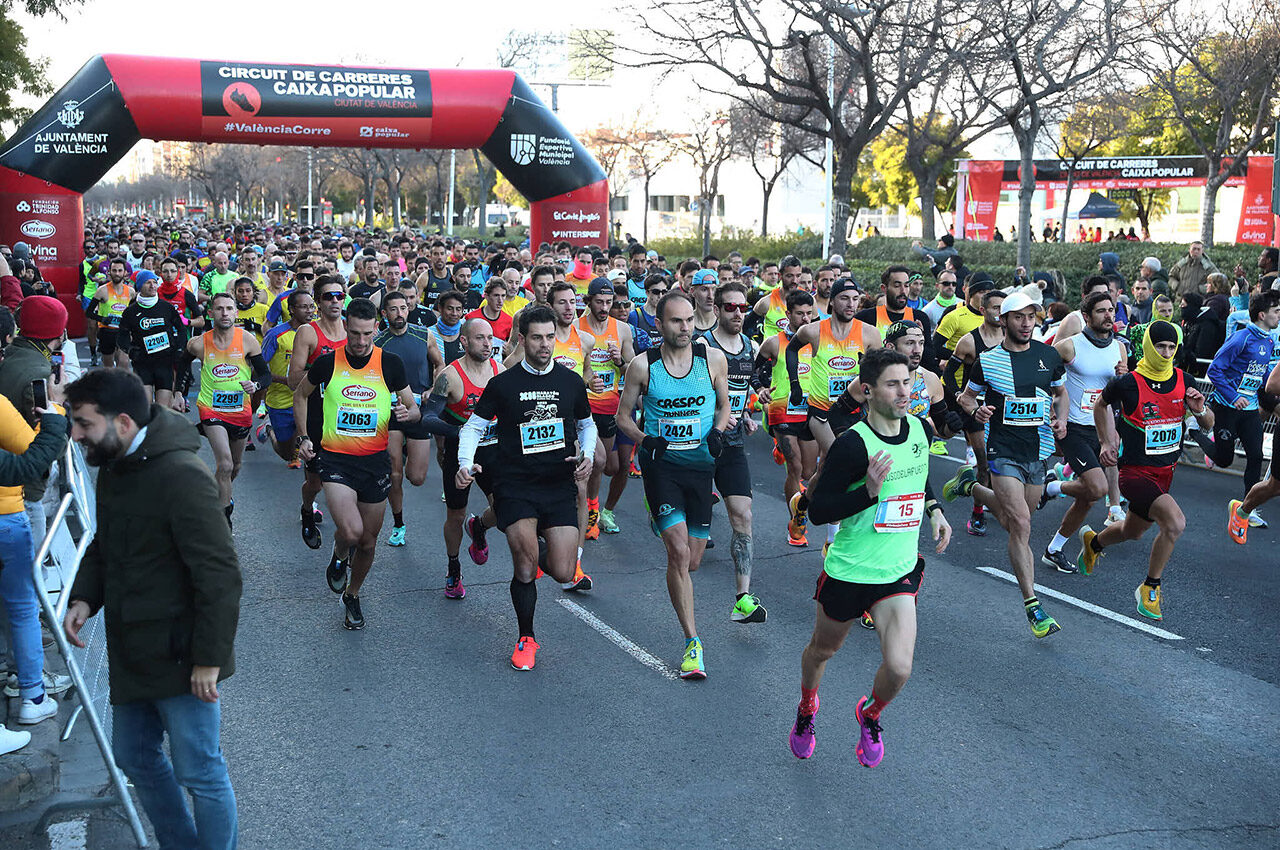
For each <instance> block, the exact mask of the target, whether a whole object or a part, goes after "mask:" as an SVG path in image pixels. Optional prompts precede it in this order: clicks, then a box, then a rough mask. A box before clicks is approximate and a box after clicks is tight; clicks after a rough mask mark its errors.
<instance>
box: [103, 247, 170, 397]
mask: <svg viewBox="0 0 1280 850" xmlns="http://www.w3.org/2000/svg"><path fill="white" fill-rule="evenodd" d="M135 283H137V285H138V297H137V298H135V299H134V302H133V303H132V304H130V305H129V306H128V307H126V308H125V311H124V315H123V316H121V317H120V335H119V337H118V339H117V343H116V344H117V345H119V346H120V348H122V349H123V350H124V351H125V352H126V353H127V354H128V355H129V365H130V366H131V367H132V368H133V371H134V372H135V373H136V374H137V376H138V377H139V378H141V379H142V383H143V385H144V386H145V387H146V388H147V396H148V398H149V399H150V400H152V401H154V402H155V403H156V404H158V405H160V406H161V407H168V406H169V405H170V404H172V403H173V382H174V370H175V367H176V366H177V364H178V357H179V355H180V354H181V353H182V349H183V346H184V345H185V344H186V328H185V327H184V326H183V324H182V317H181V316H179V315H178V311H177V309H176V308H174V306H173V305H172V304H170V303H169V302H168V301H166V300H164V299H163V298H161V297H160V295H159V290H158V289H157V287H158V286H159V283H160V279H159V278H157V277H156V276H155V275H154V274H153V273H151V272H149V271H146V270H145V269H144V270H143V271H140V272H138V278H137V280H136V281H135Z"/></svg>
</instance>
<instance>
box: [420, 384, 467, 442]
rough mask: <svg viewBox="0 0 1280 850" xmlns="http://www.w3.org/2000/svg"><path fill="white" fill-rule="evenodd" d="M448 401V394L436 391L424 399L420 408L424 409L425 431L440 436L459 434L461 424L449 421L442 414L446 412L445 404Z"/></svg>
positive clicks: (422, 425) (423, 423) (422, 423)
mask: <svg viewBox="0 0 1280 850" xmlns="http://www.w3.org/2000/svg"><path fill="white" fill-rule="evenodd" d="M448 401H449V397H448V396H444V395H437V394H436V393H432V394H431V395H429V396H427V397H426V398H425V399H423V401H422V404H421V405H420V407H419V409H420V410H421V411H422V420H421V427H422V429H423V430H424V431H426V432H427V433H429V434H435V435H437V436H440V437H456V436H458V431H459V430H460V428H459V426H458V425H454V424H453V423H452V422H449V421H447V420H446V419H444V417H443V416H442V415H441V414H443V413H444V406H445V405H446V404H447V403H448Z"/></svg>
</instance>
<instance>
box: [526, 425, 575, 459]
mask: <svg viewBox="0 0 1280 850" xmlns="http://www.w3.org/2000/svg"><path fill="white" fill-rule="evenodd" d="M563 448H564V420H563V419H540V420H538V421H535V422H526V423H524V424H523V425H521V426H520V451H522V452H523V453H524V454H527V455H533V454H539V453H541V452H550V451H555V450H556V449H563Z"/></svg>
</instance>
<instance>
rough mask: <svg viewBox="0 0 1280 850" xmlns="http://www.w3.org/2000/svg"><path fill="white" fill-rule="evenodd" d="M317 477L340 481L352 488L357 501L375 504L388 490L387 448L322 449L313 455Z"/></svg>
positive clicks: (326, 480)
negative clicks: (372, 450)
mask: <svg viewBox="0 0 1280 850" xmlns="http://www.w3.org/2000/svg"><path fill="white" fill-rule="evenodd" d="M316 460H317V461H318V462H317V464H316V467H317V472H318V473H319V475H320V481H321V482H322V483H325V484H341V485H342V486H344V487H349V488H350V489H352V490H354V491H355V494H356V501H357V502H363V503H364V504H366V505H376V504H378V503H379V502H385V501H386V500H387V494H388V493H390V492H391V458H390V456H389V455H387V453H386V452H378V453H377V454H372V455H343V454H338V453H337V452H322V453H321V454H320V456H319V457H318V458H317V459H316Z"/></svg>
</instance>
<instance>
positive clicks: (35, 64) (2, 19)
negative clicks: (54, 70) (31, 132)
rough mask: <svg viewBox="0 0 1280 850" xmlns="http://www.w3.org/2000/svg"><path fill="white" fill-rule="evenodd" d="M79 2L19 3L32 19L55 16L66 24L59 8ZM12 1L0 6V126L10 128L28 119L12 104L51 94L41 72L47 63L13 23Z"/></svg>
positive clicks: (25, 0)
mask: <svg viewBox="0 0 1280 850" xmlns="http://www.w3.org/2000/svg"><path fill="white" fill-rule="evenodd" d="M80 2H81V0H22V4H21V5H22V8H23V9H24V10H26V13H27V14H28V15H30V16H32V17H34V18H43V17H45V16H46V15H55V16H57V17H58V18H59V19H60V20H66V16H65V15H63V14H62V8H63V7H66V6H73V5H78V4H79V3H80ZM14 5H15V4H14V2H13V0H3V2H0V126H10V125H11V126H12V127H14V128H16V127H18V126H19V125H20V124H22V122H23V121H25V120H27V118H29V117H30V116H31V110H30V109H27V108H24V107H19V106H16V105H15V104H14V101H15V100H18V99H20V98H22V97H24V96H25V97H37V98H39V97H44V96H46V95H48V94H49V93H50V92H51V91H53V87H52V86H51V85H49V79H48V77H46V76H45V72H46V70H47V69H48V67H49V60H48V59H45V58H43V57H40V56H36V55H34V54H33V53H32V51H31V49H30V46H29V45H28V44H27V34H26V32H25V31H24V30H23V29H22V26H21V25H20V24H18V22H17V21H15V20H14V19H13V14H12V13H13V7H14Z"/></svg>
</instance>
